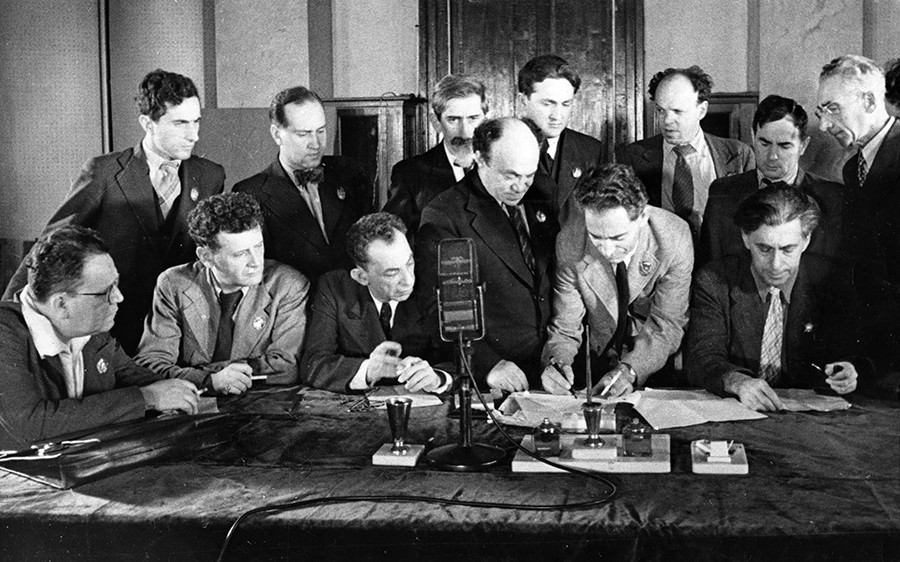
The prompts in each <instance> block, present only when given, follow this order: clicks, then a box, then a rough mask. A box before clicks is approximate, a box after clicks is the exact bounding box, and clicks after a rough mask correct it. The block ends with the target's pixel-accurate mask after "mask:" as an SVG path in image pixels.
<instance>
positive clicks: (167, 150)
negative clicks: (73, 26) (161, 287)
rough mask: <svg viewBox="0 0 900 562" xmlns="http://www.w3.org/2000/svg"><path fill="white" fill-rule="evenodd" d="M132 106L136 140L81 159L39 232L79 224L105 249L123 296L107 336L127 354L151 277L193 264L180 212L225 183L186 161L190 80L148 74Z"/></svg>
mask: <svg viewBox="0 0 900 562" xmlns="http://www.w3.org/2000/svg"><path fill="white" fill-rule="evenodd" d="M135 102H136V104H137V109H138V113H139V115H138V121H139V122H140V124H141V127H142V128H143V129H144V139H143V140H142V141H141V143H140V144H139V145H138V146H136V147H134V148H128V149H126V150H123V151H121V152H113V153H110V154H106V155H104V156H99V157H97V158H93V159H91V160H89V161H88V162H87V163H86V164H85V165H84V168H83V169H82V171H81V175H79V176H78V179H76V180H75V183H74V184H72V190H71V191H70V192H69V195H68V197H66V200H65V201H64V202H63V204H62V206H61V207H60V208H59V209H58V210H57V211H56V213H54V214H53V216H52V217H51V218H50V222H49V223H48V224H47V226H46V228H45V229H44V234H47V233H49V232H51V231H53V230H55V229H57V228H59V227H60V226H63V225H66V224H77V225H81V226H86V227H88V228H93V229H95V230H96V231H97V232H98V233H99V235H100V237H101V238H102V239H103V240H104V241H106V243H107V244H109V253H110V255H111V256H112V258H113V261H115V264H116V267H117V268H118V270H119V274H120V275H121V276H122V278H121V281H120V283H119V288H120V289H121V291H122V295H123V297H124V298H125V301H124V302H123V303H122V306H120V307H119V312H118V314H117V315H116V322H115V324H114V325H113V328H112V330H111V333H112V335H113V336H114V337H115V338H116V339H117V340H118V341H119V343H120V344H121V345H122V347H123V348H124V349H125V351H126V352H127V353H128V354H129V355H132V354H134V351H135V349H136V348H137V344H138V342H139V341H140V339H141V333H142V332H143V326H144V317H145V316H146V315H147V311H148V310H149V309H150V301H151V299H152V297H153V283H154V281H156V277H157V276H158V275H159V274H160V273H162V272H163V271H164V270H165V269H167V268H169V267H172V266H174V265H178V264H182V263H186V262H189V261H191V259H193V255H194V242H193V241H192V240H191V238H190V236H188V233H187V216H188V213H189V212H190V211H191V209H193V208H194V206H195V205H196V204H197V202H198V201H200V200H201V199H205V198H206V197H209V196H210V195H213V194H216V193H221V192H222V190H223V188H224V183H225V171H224V170H223V169H222V166H219V165H218V164H215V163H213V162H210V161H209V160H206V159H203V158H200V157H198V156H193V155H191V152H192V151H193V149H194V144H196V142H197V140H198V139H199V136H198V133H199V131H200V99H199V97H198V95H197V88H196V86H194V83H193V81H191V79H190V78H187V77H185V76H181V75H180V74H174V73H171V72H166V71H164V70H154V71H153V72H151V73H149V74H147V75H146V76H145V77H144V79H143V80H141V84H140V86H139V87H138V95H137V97H135ZM26 277H27V274H26V272H25V267H24V262H23V265H20V266H19V269H18V271H17V272H16V274H15V276H14V277H13V278H12V280H11V281H10V283H9V286H8V287H7V288H6V292H5V293H4V295H3V298H4V299H10V298H11V297H12V295H13V293H15V292H16V291H17V290H19V289H21V288H22V286H24V284H25V283H26Z"/></svg>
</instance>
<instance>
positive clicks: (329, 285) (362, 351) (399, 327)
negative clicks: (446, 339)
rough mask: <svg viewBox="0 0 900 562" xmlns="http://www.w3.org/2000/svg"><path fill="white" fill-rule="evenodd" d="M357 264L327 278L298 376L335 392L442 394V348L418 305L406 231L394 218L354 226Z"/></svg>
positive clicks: (351, 242) (372, 218)
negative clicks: (391, 387) (400, 388)
mask: <svg viewBox="0 0 900 562" xmlns="http://www.w3.org/2000/svg"><path fill="white" fill-rule="evenodd" d="M347 250H348V253H349V254H350V256H351V257H352V258H353V261H354V263H355V264H356V265H355V266H354V268H353V269H351V270H350V271H349V272H347V271H332V272H330V273H327V274H325V275H324V276H322V278H321V280H320V283H319V287H318V289H317V292H316V296H315V298H314V299H313V304H312V311H311V317H310V326H309V330H308V331H307V339H306V344H305V348H304V352H303V363H302V369H301V373H300V376H301V378H302V380H303V382H304V383H306V384H308V385H310V386H312V387H315V388H323V389H326V390H331V391H332V392H362V391H366V390H369V389H371V388H372V387H373V386H375V385H376V384H385V383H391V384H397V383H399V384H403V385H405V387H406V390H408V391H409V392H416V391H426V392H443V391H444V390H446V389H447V388H448V387H449V386H450V383H451V379H450V376H449V375H448V374H447V373H446V372H444V371H440V370H436V369H435V368H434V367H432V364H431V363H432V362H434V360H435V358H436V357H437V352H438V345H437V343H436V340H435V339H434V338H433V337H431V334H432V332H431V331H430V330H429V329H428V323H427V321H426V316H425V314H424V311H423V310H422V308H421V306H420V303H419V301H418V300H417V299H416V298H410V297H411V296H412V294H413V289H414V288H415V284H416V276H415V261H414V260H413V253H412V249H410V247H409V242H407V240H406V226H405V225H404V224H403V221H402V220H400V219H399V218H398V217H396V216H394V215H391V214H390V213H374V214H371V215H366V216H364V217H362V218H361V219H359V220H358V221H356V223H354V224H353V226H352V227H351V228H350V232H349V233H348V234H347Z"/></svg>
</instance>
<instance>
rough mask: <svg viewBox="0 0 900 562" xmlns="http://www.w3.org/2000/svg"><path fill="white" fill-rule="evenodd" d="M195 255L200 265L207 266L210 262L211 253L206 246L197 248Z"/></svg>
mask: <svg viewBox="0 0 900 562" xmlns="http://www.w3.org/2000/svg"><path fill="white" fill-rule="evenodd" d="M196 253H197V259H198V260H200V263H202V264H203V265H207V266H208V265H209V262H210V261H211V260H212V251H211V250H210V249H209V248H208V247H206V246H197V250H196Z"/></svg>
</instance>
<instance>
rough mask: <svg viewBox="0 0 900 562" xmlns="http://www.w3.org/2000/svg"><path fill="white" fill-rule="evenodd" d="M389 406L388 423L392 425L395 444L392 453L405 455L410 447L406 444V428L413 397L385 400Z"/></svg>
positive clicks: (392, 436) (392, 437)
mask: <svg viewBox="0 0 900 562" xmlns="http://www.w3.org/2000/svg"><path fill="white" fill-rule="evenodd" d="M385 405H386V406H387V414H388V423H389V424H390V426H391V439H393V441H394V446H393V447H391V453H393V454H395V455H405V454H406V453H408V452H409V447H408V446H407V445H406V444H405V441H406V429H407V428H408V427H409V411H410V409H411V408H412V399H411V398H404V397H396V398H389V399H388V400H387V402H385Z"/></svg>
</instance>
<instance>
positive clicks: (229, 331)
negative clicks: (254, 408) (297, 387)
mask: <svg viewBox="0 0 900 562" xmlns="http://www.w3.org/2000/svg"><path fill="white" fill-rule="evenodd" d="M262 221H263V218H262V211H261V210H260V208H259V204H258V203H257V202H256V200H255V199H254V198H253V197H252V196H251V195H248V194H246V193H228V194H224V195H214V196H213V197H210V198H209V199H206V200H204V201H201V202H200V204H198V205H197V208H196V209H194V210H193V211H191V214H190V216H189V217H188V228H189V230H190V234H191V238H193V240H194V242H195V243H196V244H197V260H196V261H195V262H193V263H191V264H186V265H179V266H177V267H173V268H171V269H168V270H166V271H164V272H163V273H162V274H161V275H160V276H159V279H158V280H157V282H156V290H155V292H154V294H153V307H152V308H151V309H150V314H148V315H147V321H146V323H145V327H144V336H143V338H141V343H140V346H139V347H138V355H137V356H136V357H135V360H136V361H137V362H138V363H139V364H141V365H143V366H145V367H147V368H149V369H152V370H153V371H154V372H156V373H159V374H160V375H163V376H165V377H166V378H170V379H174V378H178V379H185V380H189V381H191V382H193V383H194V384H196V385H197V386H199V387H203V388H209V389H211V390H213V391H215V392H217V393H219V394H240V393H242V392H244V391H245V390H247V389H248V388H250V386H251V385H252V381H253V379H254V378H256V377H260V378H262V379H264V380H266V382H269V383H280V384H291V383H294V382H296V380H297V361H298V359H299V356H300V345H301V344H302V342H303V333H304V330H305V328H306V296H307V292H308V290H309V282H308V281H307V280H306V278H305V277H303V275H301V274H300V273H299V272H297V271H296V270H294V269H293V268H291V267H288V266H286V265H284V264H280V263H278V262H276V261H272V260H266V261H264V260H263V254H264V251H265V245H264V244H263V235H262Z"/></svg>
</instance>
